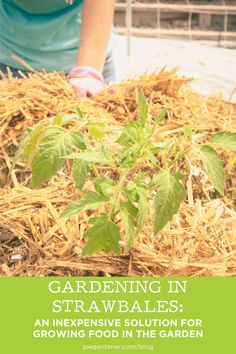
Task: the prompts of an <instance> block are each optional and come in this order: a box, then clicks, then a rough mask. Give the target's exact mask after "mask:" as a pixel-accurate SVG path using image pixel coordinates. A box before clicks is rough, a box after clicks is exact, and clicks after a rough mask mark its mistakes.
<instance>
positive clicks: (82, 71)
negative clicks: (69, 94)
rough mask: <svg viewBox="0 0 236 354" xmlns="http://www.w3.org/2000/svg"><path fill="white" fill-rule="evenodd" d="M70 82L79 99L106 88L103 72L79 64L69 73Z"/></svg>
mask: <svg viewBox="0 0 236 354" xmlns="http://www.w3.org/2000/svg"><path fill="white" fill-rule="evenodd" d="M69 83H70V84H71V86H72V87H73V88H74V90H75V92H76V95H77V97H78V98H79V99H83V98H86V97H90V96H92V95H94V94H96V93H99V92H101V91H103V90H105V88H106V86H105V84H104V79H103V77H102V74H101V73H100V72H99V71H98V70H96V69H94V68H90V67H88V66H77V67H75V68H74V69H72V70H71V71H70V73H69Z"/></svg>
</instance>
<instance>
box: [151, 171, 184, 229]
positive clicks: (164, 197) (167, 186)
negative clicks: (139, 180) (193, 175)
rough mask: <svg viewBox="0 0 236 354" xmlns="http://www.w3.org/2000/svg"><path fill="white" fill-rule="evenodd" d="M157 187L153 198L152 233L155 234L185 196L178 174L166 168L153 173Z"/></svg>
mask: <svg viewBox="0 0 236 354" xmlns="http://www.w3.org/2000/svg"><path fill="white" fill-rule="evenodd" d="M155 184H156V187H157V188H158V190H157V193H156V196H155V199H154V209H155V211H154V234H155V235H156V234H157V233H158V232H159V231H160V230H161V229H162V228H163V227H164V226H165V225H166V224H167V222H168V221H170V220H171V219H172V218H173V216H174V214H176V213H177V212H178V210H179V207H180V203H181V202H182V201H183V200H184V198H185V196H186V191H185V189H184V187H183V185H182V184H181V183H180V182H179V176H178V175H176V174H172V173H170V171H168V170H161V171H160V172H159V173H158V174H157V175H155Z"/></svg>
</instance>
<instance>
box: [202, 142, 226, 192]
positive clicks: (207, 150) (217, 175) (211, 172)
mask: <svg viewBox="0 0 236 354" xmlns="http://www.w3.org/2000/svg"><path fill="white" fill-rule="evenodd" d="M198 153H199V157H200V159H201V160H202V162H203V167H204V169H205V171H206V173H207V175H208V177H209V180H210V181H211V183H212V184H213V186H214V188H215V189H216V190H217V191H218V192H219V193H220V194H221V195H222V196H223V195H224V185H225V173H224V169H223V165H222V161H221V160H220V158H219V156H218V154H217V152H216V151H215V150H214V149H213V148H212V147H211V146H209V145H203V146H201V147H200V148H199V149H198Z"/></svg>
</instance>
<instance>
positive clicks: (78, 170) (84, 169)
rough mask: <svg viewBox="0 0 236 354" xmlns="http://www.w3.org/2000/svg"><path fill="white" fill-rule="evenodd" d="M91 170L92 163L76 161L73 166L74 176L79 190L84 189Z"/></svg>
mask: <svg viewBox="0 0 236 354" xmlns="http://www.w3.org/2000/svg"><path fill="white" fill-rule="evenodd" d="M90 169H91V164H90V163H88V162H86V161H83V160H74V162H73V166H72V175H73V179H74V181H75V185H76V187H78V188H79V189H82V188H83V186H84V184H85V182H86V179H87V176H88V173H89V171H90Z"/></svg>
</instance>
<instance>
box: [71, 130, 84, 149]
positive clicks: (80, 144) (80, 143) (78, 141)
mask: <svg viewBox="0 0 236 354" xmlns="http://www.w3.org/2000/svg"><path fill="white" fill-rule="evenodd" d="M70 136H71V139H72V142H73V144H74V145H75V146H76V147H77V148H78V149H80V150H86V148H87V146H86V144H85V142H84V137H83V135H82V134H81V132H70Z"/></svg>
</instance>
